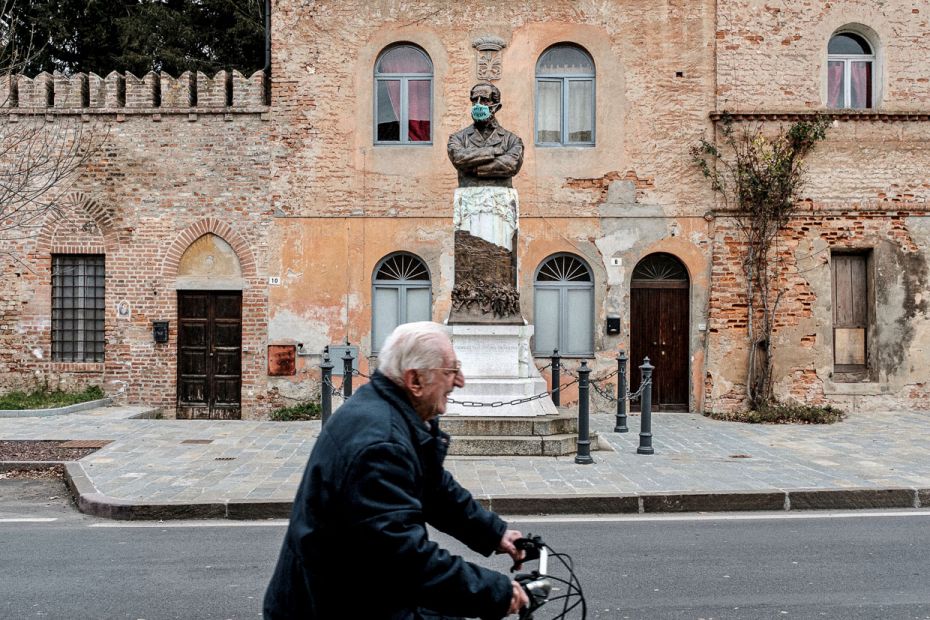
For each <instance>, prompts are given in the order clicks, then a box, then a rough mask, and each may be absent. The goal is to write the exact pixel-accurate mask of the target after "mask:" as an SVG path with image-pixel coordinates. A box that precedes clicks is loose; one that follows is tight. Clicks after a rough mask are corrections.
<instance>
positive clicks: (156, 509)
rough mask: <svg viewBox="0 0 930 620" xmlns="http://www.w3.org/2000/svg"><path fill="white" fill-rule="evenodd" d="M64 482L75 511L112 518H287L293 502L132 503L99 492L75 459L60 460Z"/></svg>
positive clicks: (122, 519)
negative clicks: (63, 461) (68, 461)
mask: <svg viewBox="0 0 930 620" xmlns="http://www.w3.org/2000/svg"><path fill="white" fill-rule="evenodd" d="M64 466H65V482H66V483H67V485H68V490H69V491H70V492H71V496H72V497H73V498H74V503H75V505H76V506H77V508H78V510H80V511H81V512H83V513H84V514H88V515H92V516H95V517H103V518H105V519H114V520H116V521H136V520H157V521H166V520H175V519H234V520H255V519H287V518H290V516H291V506H292V504H293V502H283V501H281V502H250V501H248V500H228V501H226V502H204V503H189V504H186V503H185V504H182V503H178V502H146V501H139V502H135V501H132V500H126V499H118V498H114V497H109V496H107V495H104V494H102V493H100V492H99V491H98V490H97V487H95V486H94V484H93V482H91V480H90V478H89V477H88V476H87V474H86V473H85V471H84V468H83V467H82V466H81V464H80V463H78V462H70V463H64Z"/></svg>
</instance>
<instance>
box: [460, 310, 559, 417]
mask: <svg viewBox="0 0 930 620" xmlns="http://www.w3.org/2000/svg"><path fill="white" fill-rule="evenodd" d="M451 328H452V345H453V347H455V353H456V355H457V356H458V359H459V360H460V361H461V362H462V373H463V374H464V375H465V387H464V388H462V389H457V390H455V391H454V392H453V393H452V394H451V395H450V399H451V400H457V401H474V402H482V403H493V402H500V401H504V402H509V401H511V400H515V399H522V398H526V397H529V396H535V395H536V394H541V393H543V392H545V391H546V390H547V387H546V381H545V379H543V378H542V376H540V374H539V371H538V370H537V369H536V365H535V364H534V363H533V359H532V357H531V356H530V337H531V336H532V335H533V326H532V325H464V324H457V323H453V324H452V325H451ZM446 413H447V415H450V416H454V415H459V416H500V417H506V416H523V417H530V416H541V415H557V413H558V412H557V411H556V408H555V405H553V404H552V399H551V398H549V397H548V396H545V397H543V398H539V399H536V400H533V401H531V402H528V403H523V404H520V405H504V406H502V407H494V408H491V407H465V406H463V405H457V404H454V403H452V402H450V403H449V405H448V407H447V408H446Z"/></svg>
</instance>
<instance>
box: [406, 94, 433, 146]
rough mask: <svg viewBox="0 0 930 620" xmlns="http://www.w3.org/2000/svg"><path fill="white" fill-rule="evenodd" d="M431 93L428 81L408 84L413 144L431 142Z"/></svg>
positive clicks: (408, 104)
mask: <svg viewBox="0 0 930 620" xmlns="http://www.w3.org/2000/svg"><path fill="white" fill-rule="evenodd" d="M429 91H430V83H429V82H428V81H427V80H409V81H408V82H407V116H408V118H409V125H410V141H411V142H428V141H429V125H430V118H429V103H430V101H429Z"/></svg>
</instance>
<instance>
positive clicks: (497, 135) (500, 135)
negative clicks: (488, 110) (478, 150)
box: [466, 118, 504, 146]
mask: <svg viewBox="0 0 930 620" xmlns="http://www.w3.org/2000/svg"><path fill="white" fill-rule="evenodd" d="M488 126H490V127H492V128H493V131H491V133H490V134H488V137H487V138H485V137H484V136H482V135H481V132H480V131H478V128H477V127H475V126H474V125H469V127H468V131H467V132H466V134H467V136H468V139H469V140H470V141H471V142H473V143H474V144H477V145H478V146H494V145H497V144H500V143H501V142H503V141H504V130H503V129H501V126H500V123H498V122H497V119H496V118H492V119H491V122H490V123H488Z"/></svg>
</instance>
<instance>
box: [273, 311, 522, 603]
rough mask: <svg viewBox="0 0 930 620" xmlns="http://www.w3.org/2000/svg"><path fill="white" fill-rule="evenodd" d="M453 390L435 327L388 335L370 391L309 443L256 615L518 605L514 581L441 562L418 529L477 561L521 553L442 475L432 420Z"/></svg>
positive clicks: (443, 340)
mask: <svg viewBox="0 0 930 620" xmlns="http://www.w3.org/2000/svg"><path fill="white" fill-rule="evenodd" d="M463 385H465V380H464V378H463V376H462V373H461V369H460V366H459V363H458V361H457V360H456V357H455V351H454V350H453V348H452V344H451V342H450V341H449V337H448V336H447V335H446V331H445V328H444V327H443V326H441V325H438V324H436V323H429V322H421V323H407V324H405V325H401V326H400V327H398V328H397V329H395V330H394V332H393V333H392V334H391V335H390V336H389V337H388V339H387V341H386V342H385V344H384V346H383V348H382V350H381V353H380V355H379V369H378V371H377V372H375V373H374V375H373V376H372V377H371V382H370V383H368V384H367V385H365V386H363V387H362V388H361V389H359V390H358V391H357V392H356V393H355V394H354V395H353V396H352V398H351V399H350V400H349V401H348V402H347V403H345V404H344V405H343V406H342V408H341V409H340V410H339V411H338V412H337V413H336V415H334V416H333V417H332V419H331V420H330V421H329V422H328V423H327V424H326V426H325V427H324V428H323V430H322V432H321V433H320V436H319V437H318V438H317V441H316V445H315V446H314V448H313V451H312V453H311V455H310V461H309V462H308V463H307V469H306V471H305V472H304V477H303V481H302V482H301V485H300V489H299V490H298V492H297V498H296V499H295V500H294V511H293V514H292V516H291V522H290V526H289V527H288V530H287V534H286V536H285V539H284V544H283V546H282V548H281V555H280V557H279V559H278V564H277V567H276V568H275V572H274V575H273V576H272V579H271V583H270V584H269V586H268V591H267V593H266V594H265V603H264V613H265V618H274V619H277V618H323V619H325V620H330V619H336V618H365V619H366V620H373V619H377V618H384V619H391V620H394V619H401V618H403V619H417V618H425V617H426V618H428V617H436V616H435V615H433V614H437V613H438V614H444V615H453V616H468V617H480V618H502V617H504V616H506V615H508V614H512V613H517V612H518V611H519V609H520V608H521V607H522V606H524V605H526V604H527V602H528V601H527V597H526V594H525V593H524V591H523V590H522V588H521V587H520V586H519V584H517V583H516V582H513V581H511V580H510V579H509V578H508V577H506V576H505V575H503V574H501V573H497V572H495V571H491V570H488V569H485V568H482V567H479V566H476V565H474V564H471V563H468V562H466V561H465V560H463V559H462V558H460V557H458V556H453V555H450V554H449V553H448V552H447V551H445V550H444V549H442V548H440V547H439V546H438V545H437V544H436V543H435V542H432V541H430V539H429V535H428V532H427V529H426V524H427V523H429V524H430V525H432V526H434V527H436V528H437V529H439V530H441V531H443V532H446V533H447V534H450V535H452V536H454V537H455V538H457V539H459V540H460V541H462V542H463V543H465V544H466V545H468V546H469V547H470V548H471V549H473V550H474V551H476V552H478V553H481V554H484V555H490V554H491V553H492V552H494V551H497V552H501V553H507V554H509V555H510V556H511V557H513V559H514V560H515V561H519V559H520V558H522V555H523V552H522V551H518V550H517V549H516V548H515V547H514V544H513V542H514V541H515V540H516V539H517V538H519V537H520V532H517V531H515V530H508V529H507V526H506V524H505V523H504V522H503V521H502V520H501V519H500V518H499V517H498V516H497V515H495V514H493V513H491V512H489V511H487V510H485V509H484V508H482V507H481V506H480V505H479V504H478V503H477V502H476V501H475V500H474V499H473V498H472V496H471V494H469V493H468V491H466V490H465V489H463V488H462V487H461V486H459V485H458V483H457V482H455V480H454V479H453V478H452V476H451V474H449V472H447V471H446V470H445V469H444V468H443V466H442V463H443V459H444V458H445V455H446V450H447V448H448V441H449V437H448V435H446V434H445V433H443V432H442V431H440V430H439V426H438V424H437V421H436V416H437V415H439V414H441V413H443V412H444V411H445V407H446V398H447V396H448V395H449V393H451V392H452V390H453V389H454V388H455V387H462V386H463ZM426 610H430V611H426Z"/></svg>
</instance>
